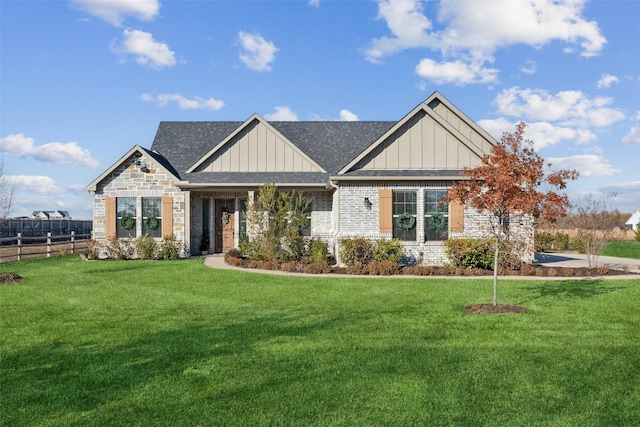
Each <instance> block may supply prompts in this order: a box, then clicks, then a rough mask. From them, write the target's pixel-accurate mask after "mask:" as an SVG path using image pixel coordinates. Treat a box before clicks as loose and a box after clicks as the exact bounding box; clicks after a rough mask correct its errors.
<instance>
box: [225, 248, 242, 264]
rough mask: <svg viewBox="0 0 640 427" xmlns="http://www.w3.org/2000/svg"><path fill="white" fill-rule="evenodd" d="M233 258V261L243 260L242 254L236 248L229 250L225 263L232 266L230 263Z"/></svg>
mask: <svg viewBox="0 0 640 427" xmlns="http://www.w3.org/2000/svg"><path fill="white" fill-rule="evenodd" d="M232 258H233V259H242V252H240V249H236V248H233V249H229V250H228V251H227V253H226V254H224V261H225V262H226V263H227V264H231V263H230V262H229V261H230V260H231V259H232Z"/></svg>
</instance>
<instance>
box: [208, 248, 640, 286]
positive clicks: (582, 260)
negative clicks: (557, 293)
mask: <svg viewBox="0 0 640 427" xmlns="http://www.w3.org/2000/svg"><path fill="white" fill-rule="evenodd" d="M536 261H537V262H538V263H539V264H540V265H547V266H557V267H574V268H575V267H587V266H588V264H587V257H586V255H581V254H565V253H562V254H536ZM204 264H205V265H206V266H207V267H211V268H216V269H221V270H240V271H244V272H249V273H260V274H274V275H287V276H304V277H318V276H319V277H337V276H341V275H339V274H306V273H288V272H285V271H279V270H258V269H255V268H243V267H234V266H232V265H229V264H227V263H226V262H225V261H224V255H221V254H216V255H207V256H206V257H205V258H204ZM597 264H598V265H599V266H605V267H607V268H611V269H613V268H615V269H619V270H622V269H624V268H625V266H627V267H626V268H628V271H629V272H631V273H637V274H620V275H612V276H592V277H576V278H575V279H586V280H588V279H606V280H611V279H640V260H634V259H628V258H615V257H599V258H598V262H597ZM342 276H345V277H355V276H353V275H350V274H345V275H342ZM362 277H369V278H389V277H390V276H362ZM397 277H404V278H423V279H424V278H431V279H435V278H448V279H452V278H456V277H455V276H404V275H402V276H397ZM464 278H465V279H473V278H475V279H477V278H485V279H491V278H492V276H482V277H478V276H475V277H474V276H465V277H464ZM503 279H507V280H514V279H519V280H541V279H544V280H572V279H573V278H571V277H539V276H500V280H503Z"/></svg>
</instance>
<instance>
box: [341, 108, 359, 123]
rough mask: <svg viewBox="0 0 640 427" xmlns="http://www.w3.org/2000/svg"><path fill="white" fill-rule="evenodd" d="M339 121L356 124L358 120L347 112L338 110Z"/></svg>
mask: <svg viewBox="0 0 640 427" xmlns="http://www.w3.org/2000/svg"><path fill="white" fill-rule="evenodd" d="M340 120H342V121H344V122H357V121H358V120H360V119H358V116H357V115H355V114H354V113H352V112H351V111H349V110H340Z"/></svg>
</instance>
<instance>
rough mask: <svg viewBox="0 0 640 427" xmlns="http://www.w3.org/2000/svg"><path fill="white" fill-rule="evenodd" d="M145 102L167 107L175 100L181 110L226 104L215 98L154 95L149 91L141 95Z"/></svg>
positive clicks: (214, 107)
mask: <svg viewBox="0 0 640 427" xmlns="http://www.w3.org/2000/svg"><path fill="white" fill-rule="evenodd" d="M140 99H141V100H142V101H144V102H151V103H154V104H156V105H157V106H159V107H166V106H167V105H168V104H169V102H175V103H176V104H178V107H179V108H180V109H181V110H219V109H221V108H222V107H223V106H224V102H223V101H219V100H217V99H214V98H209V99H204V98H200V97H195V98H192V99H189V98H186V97H184V96H182V95H181V94H179V93H161V94H158V95H156V96H153V95H151V94H149V93H143V94H142V95H140Z"/></svg>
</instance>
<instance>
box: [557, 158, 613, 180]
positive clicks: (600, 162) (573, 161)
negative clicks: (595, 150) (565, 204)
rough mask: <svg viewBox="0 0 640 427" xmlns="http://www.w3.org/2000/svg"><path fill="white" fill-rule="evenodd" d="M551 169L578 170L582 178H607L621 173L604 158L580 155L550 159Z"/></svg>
mask: <svg viewBox="0 0 640 427" xmlns="http://www.w3.org/2000/svg"><path fill="white" fill-rule="evenodd" d="M547 160H548V161H549V162H550V163H551V169H553V170H558V169H576V170H577V171H578V172H580V176H582V177H590V176H607V175H615V174H617V173H620V170H619V169H616V168H615V167H613V166H612V165H611V164H610V163H609V162H608V161H607V160H606V159H605V158H604V157H603V156H599V155H596V154H578V155H575V156H569V157H550V158H549V159H547Z"/></svg>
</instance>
